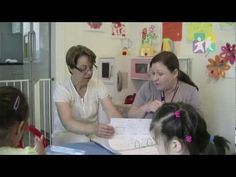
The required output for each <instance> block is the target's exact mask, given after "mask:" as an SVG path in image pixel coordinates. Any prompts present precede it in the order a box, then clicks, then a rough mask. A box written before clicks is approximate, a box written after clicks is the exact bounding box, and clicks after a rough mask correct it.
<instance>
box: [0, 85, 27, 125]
mask: <svg viewBox="0 0 236 177" xmlns="http://www.w3.org/2000/svg"><path fill="white" fill-rule="evenodd" d="M28 116H29V105H28V102H27V99H26V97H25V95H24V94H23V93H22V92H21V91H20V90H19V89H17V88H15V87H12V86H2V87H0V129H8V128H9V127H11V126H12V125H14V124H15V123H16V122H21V121H26V120H27V119H28Z"/></svg>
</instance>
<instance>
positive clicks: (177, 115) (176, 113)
mask: <svg viewBox="0 0 236 177" xmlns="http://www.w3.org/2000/svg"><path fill="white" fill-rule="evenodd" d="M175 118H176V119H178V118H180V112H179V111H175Z"/></svg>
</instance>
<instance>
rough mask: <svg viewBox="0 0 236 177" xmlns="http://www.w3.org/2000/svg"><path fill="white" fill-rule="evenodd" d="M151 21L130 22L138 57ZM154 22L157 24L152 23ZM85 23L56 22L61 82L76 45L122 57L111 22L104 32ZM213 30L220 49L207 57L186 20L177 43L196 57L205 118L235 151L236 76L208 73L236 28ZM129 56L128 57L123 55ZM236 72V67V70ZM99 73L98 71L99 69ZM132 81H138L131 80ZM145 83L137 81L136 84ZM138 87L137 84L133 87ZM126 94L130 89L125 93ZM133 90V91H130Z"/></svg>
mask: <svg viewBox="0 0 236 177" xmlns="http://www.w3.org/2000/svg"><path fill="white" fill-rule="evenodd" d="M149 24H150V23H138V22H135V23H126V27H127V34H128V37H129V38H130V39H131V40H132V42H133V46H132V48H131V50H130V55H132V56H138V54H139V48H140V44H141V39H140V31H141V29H142V28H143V27H144V26H148V25H149ZM152 24H153V23H152ZM154 24H156V25H157V26H158V28H159V31H160V32H161V30H162V27H161V26H162V25H161V24H162V23H154ZM84 25H85V24H84V23H56V27H55V32H56V64H55V65H56V71H55V72H56V81H57V82H61V81H63V80H64V79H65V77H66V76H68V75H69V72H68V71H67V67H66V64H65V54H66V51H67V50H68V49H69V47H71V46H72V45H78V44H82V45H86V46H87V47H89V48H91V49H92V50H93V51H94V52H95V53H96V54H97V57H120V58H122V57H121V54H120V51H121V42H120V40H119V39H113V38H112V37H111V35H110V34H111V29H110V28H111V23H108V22H107V23H104V31H105V32H103V33H100V32H88V31H85V30H84V29H85V26H84ZM213 27H214V29H213V31H214V32H215V33H216V35H217V51H216V52H214V53H212V54H209V55H208V56H205V54H194V53H193V52H192V43H191V42H187V40H186V38H185V36H186V23H183V35H182V36H183V38H182V41H181V42H176V43H175V45H176V46H177V48H178V50H177V51H176V54H177V55H178V56H180V57H190V58H192V78H193V81H194V82H195V83H196V84H197V85H198V86H199V89H200V97H201V100H202V107H203V111H204V114H205V118H206V121H207V124H208V128H209V131H210V133H212V134H219V135H222V136H225V137H226V138H227V139H229V140H230V142H231V152H234V151H235V150H234V148H235V146H234V137H235V132H234V127H235V117H236V116H235V109H236V106H235V105H236V103H235V87H236V86H235V78H230V77H226V78H225V79H219V80H218V81H217V82H216V81H213V80H211V79H209V77H208V75H207V70H206V65H207V64H208V61H207V59H208V58H209V57H214V56H215V55H216V54H218V53H219V52H220V49H219V47H220V46H221V45H223V44H225V43H226V42H230V43H235V38H236V37H235V32H236V30H235V27H233V28H231V29H228V30H225V31H224V30H221V29H219V24H218V23H214V26H213ZM159 35H160V40H158V41H157V44H156V49H157V51H160V47H161V37H162V35H161V33H159ZM123 58H125V57H123ZM233 73H234V75H235V70H234V71H233ZM95 76H96V72H95ZM128 84H134V83H133V82H132V81H129V83H128ZM140 85H141V84H140V83H137V84H136V87H139V86H140ZM132 87H133V88H135V86H134V85H133V86H132ZM125 93H126V94H128V93H129V91H128V92H127V91H126V92H125ZM132 93H133V90H130V94H132Z"/></svg>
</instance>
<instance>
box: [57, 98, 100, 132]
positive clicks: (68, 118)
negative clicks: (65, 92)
mask: <svg viewBox="0 0 236 177" xmlns="http://www.w3.org/2000/svg"><path fill="white" fill-rule="evenodd" d="M56 107H57V112H58V114H59V117H60V120H61V122H62V125H63V126H64V127H65V129H66V130H68V131H71V132H73V133H78V134H86V135H90V134H96V132H97V125H95V124H87V123H82V122H79V121H77V120H75V119H74V118H73V116H72V110H71V107H70V105H69V103H65V102H56Z"/></svg>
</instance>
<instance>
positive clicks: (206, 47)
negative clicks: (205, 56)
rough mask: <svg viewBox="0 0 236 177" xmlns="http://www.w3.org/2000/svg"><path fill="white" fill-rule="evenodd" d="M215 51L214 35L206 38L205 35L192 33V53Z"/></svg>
mask: <svg viewBox="0 0 236 177" xmlns="http://www.w3.org/2000/svg"><path fill="white" fill-rule="evenodd" d="M215 50H216V37H215V35H214V34H211V35H208V36H206V34H205V33H194V40H193V53H211V52H214V51H215Z"/></svg>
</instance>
